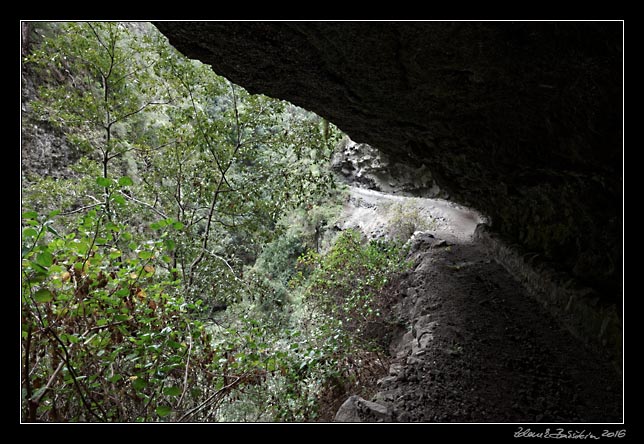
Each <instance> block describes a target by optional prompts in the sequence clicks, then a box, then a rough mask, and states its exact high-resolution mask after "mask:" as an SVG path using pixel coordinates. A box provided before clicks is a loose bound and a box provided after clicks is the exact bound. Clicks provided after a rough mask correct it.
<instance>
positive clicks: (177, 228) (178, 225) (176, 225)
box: [172, 222, 184, 230]
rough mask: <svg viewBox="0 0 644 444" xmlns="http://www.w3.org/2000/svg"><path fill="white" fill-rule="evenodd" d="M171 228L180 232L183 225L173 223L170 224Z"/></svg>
mask: <svg viewBox="0 0 644 444" xmlns="http://www.w3.org/2000/svg"><path fill="white" fill-rule="evenodd" d="M172 226H173V227H174V229H175V230H181V229H182V228H183V227H184V225H183V223H181V222H175V223H173V224H172Z"/></svg>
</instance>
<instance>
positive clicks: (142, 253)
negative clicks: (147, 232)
mask: <svg viewBox="0 0 644 444" xmlns="http://www.w3.org/2000/svg"><path fill="white" fill-rule="evenodd" d="M151 257H152V253H151V252H150V251H139V259H142V260H147V259H150V258H151Z"/></svg>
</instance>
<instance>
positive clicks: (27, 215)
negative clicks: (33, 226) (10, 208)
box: [22, 211, 38, 219]
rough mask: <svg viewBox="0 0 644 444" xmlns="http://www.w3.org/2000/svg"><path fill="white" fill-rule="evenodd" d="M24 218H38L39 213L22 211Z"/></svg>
mask: <svg viewBox="0 0 644 444" xmlns="http://www.w3.org/2000/svg"><path fill="white" fill-rule="evenodd" d="M22 218H23V219H37V218H38V213H36V212H35V211H26V212H24V213H22Z"/></svg>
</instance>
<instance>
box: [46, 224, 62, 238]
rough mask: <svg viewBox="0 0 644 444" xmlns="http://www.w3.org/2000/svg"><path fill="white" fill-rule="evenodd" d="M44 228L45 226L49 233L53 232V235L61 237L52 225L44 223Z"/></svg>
mask: <svg viewBox="0 0 644 444" xmlns="http://www.w3.org/2000/svg"><path fill="white" fill-rule="evenodd" d="M45 228H47V231H49V232H50V233H52V234H54V235H56V236H58V237H61V235H60V233H59V232H58V231H56V229H55V228H54V227H52V226H51V225H49V224H46V225H45Z"/></svg>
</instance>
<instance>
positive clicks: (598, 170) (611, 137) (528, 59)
mask: <svg viewBox="0 0 644 444" xmlns="http://www.w3.org/2000/svg"><path fill="white" fill-rule="evenodd" d="M156 25H157V27H158V28H159V29H160V30H161V31H162V32H163V33H164V34H165V35H167V36H168V37H169V39H170V42H171V43H172V44H173V45H174V46H176V47H177V48H178V49H179V50H180V51H182V52H183V53H185V54H186V55H188V56H190V57H193V58H198V59H200V60H202V61H203V62H205V63H208V64H210V65H212V67H213V69H214V70H215V71H216V72H217V73H219V74H221V75H224V76H226V77H228V78H229V79H231V80H232V81H234V82H236V83H238V84H240V85H242V86H244V87H246V88H248V89H249V90H250V91H251V92H256V93H264V94H268V95H270V96H274V97H279V98H283V99H287V100H289V101H291V102H293V103H295V104H297V105H299V106H302V107H305V108H307V109H310V110H312V111H315V112H316V113H318V114H320V115H322V116H323V117H325V118H326V119H328V120H330V121H332V122H334V123H335V124H337V125H338V126H339V127H340V128H341V129H342V130H344V131H345V132H347V133H348V134H349V136H350V137H351V138H352V139H353V140H355V141H356V142H361V143H362V142H364V143H369V144H370V145H372V146H374V147H377V148H378V149H380V150H382V151H384V152H386V153H387V154H388V155H389V156H391V158H393V159H397V158H401V159H413V160H411V161H412V162H413V163H414V165H424V166H425V167H427V168H428V169H429V170H430V171H431V175H432V178H433V179H434V180H435V181H436V183H437V184H438V186H439V187H440V188H441V189H442V190H444V191H445V192H447V193H448V194H449V196H450V197H451V198H452V199H454V200H456V201H457V202H460V203H463V204H465V205H468V206H471V207H474V208H476V209H478V210H480V211H481V212H482V213H483V214H485V215H486V216H488V217H489V218H490V221H491V224H492V229H493V230H494V231H495V232H496V233H498V234H500V235H501V236H502V237H503V238H504V239H506V240H507V241H509V242H510V243H513V244H515V245H516V246H517V247H518V248H519V249H520V250H521V251H522V252H525V253H531V254H535V255H537V257H538V260H539V261H541V262H543V263H545V264H548V266H549V267H552V268H554V269H556V270H558V271H560V272H562V273H564V274H565V275H567V276H568V277H570V276H573V277H574V278H575V280H576V281H577V282H580V283H581V284H583V285H586V286H589V287H592V288H593V289H594V296H593V297H595V298H598V299H599V301H600V302H599V303H601V304H604V303H606V304H615V303H617V302H618V301H619V300H620V299H621V285H620V281H621V268H622V264H621V262H622V260H621V256H622V245H621V225H622V222H621V215H622V210H621V201H622V174H621V168H622V167H621V164H622V132H621V127H622V25H621V23H613V22H595V23H582V22H574V23H546V22H539V23H526V22H522V23H508V22H505V23H493V22H485V23H474V22H458V23H451V22H424V23H382V22H380V23H365V22H363V23H347V22H344V23H329V22H325V23H311V22H308V23H298V22H295V23H259V22H254V23H249V22H245V23H234V22H226V23H224V22H208V23H185V22H183V23H175V22H163V23H157V24H156Z"/></svg>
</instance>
